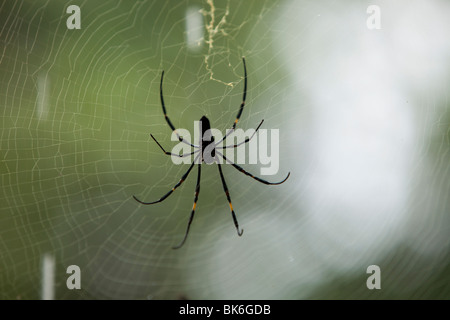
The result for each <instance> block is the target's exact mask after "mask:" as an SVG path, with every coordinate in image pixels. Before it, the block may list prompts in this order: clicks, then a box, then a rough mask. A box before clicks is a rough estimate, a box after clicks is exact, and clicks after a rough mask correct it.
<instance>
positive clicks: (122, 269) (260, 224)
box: [0, 0, 450, 299]
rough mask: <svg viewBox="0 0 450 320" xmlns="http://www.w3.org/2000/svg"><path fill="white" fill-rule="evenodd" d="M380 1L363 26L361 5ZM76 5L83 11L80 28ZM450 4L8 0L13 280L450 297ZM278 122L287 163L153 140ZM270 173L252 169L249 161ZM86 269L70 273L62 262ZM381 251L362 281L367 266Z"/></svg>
mask: <svg viewBox="0 0 450 320" xmlns="http://www.w3.org/2000/svg"><path fill="white" fill-rule="evenodd" d="M372 4H375V5H378V6H379V7H380V9H381V29H379V30H378V29H376V30H370V29H369V28H368V27H367V25H366V21H367V19H368V17H369V16H370V14H368V13H367V7H368V6H369V5H372ZM68 5H78V6H79V7H80V10H81V29H79V30H77V29H74V30H69V29H68V28H67V26H66V20H67V19H68V17H69V16H70V14H68V13H66V9H67V6H68ZM448 14H450V4H448V3H447V2H445V1H438V0H434V1H425V0H422V1H419V0H418V1H413V2H410V1H406V0H405V1H396V2H395V3H391V1H378V0H377V1H345V3H344V2H339V3H336V1H324V0H321V1H288V0H285V1H281V0H280V1H245V2H243V1H235V0H233V1H220V2H219V1H213V0H210V1H151V0H149V1H107V2H105V1H92V0H91V1H70V2H61V1H56V0H50V1H46V2H43V1H31V0H30V1H3V2H2V3H1V4H0V101H1V104H0V123H1V126H0V174H1V186H0V298H2V299H41V298H42V295H43V294H42V287H43V279H42V278H43V277H42V273H43V260H44V258H43V257H44V256H50V257H52V259H53V260H54V262H55V265H54V270H55V274H54V298H55V299H180V298H188V299H449V298H450V258H449V245H450V230H449V222H450V221H449V217H450V197H449V195H450V182H449V181H450V107H449V103H448V92H449V88H450V82H449V75H450V72H449V71H448V70H450V68H449V67H450V58H449V57H450V42H449V41H448V39H447V38H448V37H447V35H446V30H450V21H449V20H448V18H447V17H448ZM242 56H245V57H246V61H247V68H248V77H249V78H248V79H249V88H248V96H247V102H248V103H247V105H246V109H245V110H244V113H243V115H242V118H241V121H240V122H239V126H240V127H242V128H255V127H256V126H257V124H258V123H259V122H260V121H261V119H264V120H265V122H264V126H263V127H264V128H266V129H272V128H274V129H279V130H280V140H281V141H280V144H279V149H280V170H279V172H278V174H277V175H276V176H273V177H264V178H267V179H268V180H273V181H274V180H279V179H281V178H282V177H283V176H284V175H285V174H286V173H287V172H288V171H290V172H291V177H290V178H289V180H288V181H287V182H286V183H285V184H283V185H281V186H265V185H261V184H259V183H257V182H256V181H254V180H252V179H250V178H248V177H246V176H244V175H242V174H240V173H239V172H237V171H236V170H235V169H233V168H232V167H231V166H224V173H225V177H226V180H227V183H228V187H229V189H230V194H231V197H232V200H233V206H234V208H235V210H236V213H237V216H238V220H239V223H240V225H241V227H242V228H243V229H244V230H245V233H244V235H243V236H242V237H238V236H237V234H236V230H235V228H234V225H233V222H232V219H231V215H230V212H229V207H228V204H227V201H226V197H225V195H224V193H223V191H222V185H221V182H220V178H219V175H218V171H217V168H216V166H214V165H213V166H207V165H204V166H203V170H202V184H201V186H202V187H201V192H200V199H199V202H198V206H197V208H198V209H197V213H196V217H195V219H194V222H193V224H192V228H191V232H190V235H189V238H188V240H187V242H186V244H185V246H184V247H183V248H181V249H180V250H172V249H171V247H172V246H173V245H175V244H177V243H178V242H179V241H180V240H181V239H182V237H183V235H184V231H185V228H186V224H187V220H188V216H189V213H190V209H191V208H192V201H193V193H194V188H195V180H196V172H195V171H196V169H194V170H193V172H192V173H191V176H190V177H189V179H188V180H187V181H186V182H185V183H184V184H183V185H182V187H180V188H179V189H178V190H177V191H176V192H175V193H174V194H173V195H171V196H170V197H169V198H168V199H167V200H166V201H164V202H163V203H160V204H157V205H154V206H142V205H140V204H138V203H137V202H136V201H134V200H133V199H132V195H136V196H138V197H139V198H140V199H143V200H145V201H151V200H156V199H157V198H159V197H160V196H161V195H162V194H164V193H165V192H166V191H168V190H169V189H170V188H172V187H173V185H174V184H175V183H176V182H177V181H178V180H179V178H180V177H181V175H182V174H183V173H184V172H185V170H187V166H186V165H174V164H173V163H172V162H171V159H170V158H169V157H167V156H165V155H164V154H163V153H162V152H161V150H159V149H158V147H157V146H156V144H155V143H154V142H153V141H152V140H151V139H150V136H149V133H152V134H153V135H154V136H155V137H156V138H157V139H158V140H159V141H160V142H161V144H163V145H164V146H165V147H166V149H169V150H170V148H171V146H173V145H175V142H172V141H171V140H170V134H171V131H170V129H169V127H168V126H167V124H166V123H165V121H164V117H163V114H162V111H161V106H160V102H159V80H160V76H161V71H162V70H165V82H164V94H165V101H166V106H167V109H168V113H169V116H170V117H171V120H172V122H173V123H174V125H175V126H176V127H179V128H186V129H188V130H193V122H194V121H195V120H198V119H200V117H201V116H202V115H207V116H208V118H209V119H210V120H211V122H212V126H213V127H214V128H218V129H220V130H222V131H225V130H226V129H227V128H229V127H230V126H231V124H232V122H233V121H234V118H235V116H236V112H237V110H238V107H239V104H240V102H241V97H242V88H243V70H242V60H241V57H242ZM243 166H244V167H245V168H246V169H248V170H249V171H251V172H253V173H255V174H257V175H259V166H258V165H243ZM69 265H78V266H79V267H80V269H81V290H68V289H67V287H66V279H67V277H68V275H67V274H66V268H67V267H68V266H69ZM370 265H378V266H380V269H381V289H380V290H369V289H368V288H367V287H366V280H367V278H368V276H369V274H367V273H366V269H367V267H368V266H370Z"/></svg>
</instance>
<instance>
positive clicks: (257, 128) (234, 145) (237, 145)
mask: <svg viewBox="0 0 450 320" xmlns="http://www.w3.org/2000/svg"><path fill="white" fill-rule="evenodd" d="M263 122H264V119H263V120H261V122H260V123H259V125H258V127H256V130H255V132H253V134H252V135H251V136H250V137H248V138H246V139H245V140H244V141H243V142H240V143H238V144H232V145H229V146H225V147H221V146H219V147H217V149H227V148H237V147H239V146H240V145H243V144H244V143H247V142H249V141H250V140H251V139H252V138H253V136H254V135H255V134H256V132H258V130H259V127H261V125H262V124H263ZM225 137H226V136H225ZM223 140H224V139H222V140H221V141H219V142H217V143H216V146H217V145H218V144H219V143H221V142H222V141H223Z"/></svg>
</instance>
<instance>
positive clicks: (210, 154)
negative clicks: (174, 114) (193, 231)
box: [133, 58, 290, 249]
mask: <svg viewBox="0 0 450 320" xmlns="http://www.w3.org/2000/svg"><path fill="white" fill-rule="evenodd" d="M242 62H243V64H244V93H243V97H242V103H241V105H240V107H239V111H238V114H237V116H236V120H235V121H234V123H233V125H232V128H231V129H230V130H228V132H227V133H226V134H225V136H224V137H223V138H222V139H221V140H220V141H218V142H215V141H214V136H213V135H212V133H211V130H210V129H211V124H210V122H209V119H208V118H207V117H206V116H203V117H202V118H201V119H200V122H199V123H200V126H201V128H200V132H201V134H202V135H201V139H200V141H199V142H200V143H199V145H194V144H191V143H190V142H188V141H186V140H185V139H184V138H183V137H182V136H180V135H179V134H178V132H177V130H176V129H175V127H174V125H173V124H172V122H171V121H170V119H169V117H168V116H167V111H166V106H165V104H164V97H163V89H162V85H163V79H164V71H163V72H162V74H161V83H160V87H159V93H160V98H161V106H162V109H163V113H164V117H165V119H166V121H167V124H168V125H169V127H170V128H171V129H172V131H173V132H174V133H175V134H176V136H177V138H178V140H179V141H180V142H183V143H185V144H188V145H190V146H191V147H193V148H194V149H195V150H194V151H192V152H190V153H186V154H181V155H178V154H173V153H171V152H168V151H166V150H165V149H164V148H163V147H162V146H161V144H159V142H158V141H157V140H156V139H155V137H153V135H151V134H150V136H151V137H152V138H153V140H155V142H156V143H157V144H158V146H159V147H160V148H161V150H162V151H163V152H164V153H165V154H167V155H170V156H176V157H187V156H191V155H193V154H196V153H198V154H197V155H196V156H195V157H194V161H193V162H192V163H191V165H190V166H189V169H188V170H187V171H186V173H185V174H184V175H183V176H182V177H181V179H180V181H178V183H177V184H176V185H175V186H174V187H173V188H172V189H171V190H170V191H169V192H167V193H166V194H165V195H163V196H162V197H161V198H160V199H159V200H156V201H153V202H144V201H141V200H139V199H138V198H136V196H133V198H134V199H135V200H136V201H138V202H139V203H142V204H145V205H149V204H155V203H159V202H162V201H164V200H165V199H166V198H167V197H168V196H170V195H171V194H172V192H174V191H175V189H176V188H178V187H179V186H180V185H181V184H182V183H183V182H184V181H185V180H186V178H187V177H188V175H189V173H190V172H191V170H192V168H193V167H194V164H195V163H197V165H198V175H197V185H196V187H195V196H194V205H193V206H192V211H191V216H190V217H189V222H188V225H187V229H186V233H185V235H184V238H183V240H182V241H181V243H180V244H179V245H177V246H175V247H173V248H174V249H178V248H180V247H181V246H182V245H183V244H184V243H185V241H186V239H187V236H188V234H189V229H190V226H191V223H192V220H193V219H194V214H195V208H196V206H197V200H198V195H199V193H200V176H201V164H202V163H208V164H211V163H213V162H214V161H215V162H216V163H217V166H218V168H219V174H220V179H221V180H222V186H223V190H224V191H225V195H226V197H227V200H228V204H229V205H230V210H231V215H232V217H233V222H234V225H235V227H236V231H237V233H238V235H239V236H241V235H242V233H243V232H244V230H242V229H241V230H239V224H238V221H237V218H236V214H235V212H234V209H233V205H232V204H231V198H230V193H229V191H228V187H227V184H226V182H225V177H224V175H223V172H222V166H221V164H220V162H219V158H218V156H220V157H222V158H223V160H225V162H228V163H229V164H231V165H232V166H233V167H234V168H236V169H237V170H239V172H242V173H244V174H245V175H247V176H250V177H252V178H253V179H255V180H256V181H259V182H261V183H264V184H267V185H277V184H281V183H283V182H285V181H286V180H287V178H289V175H290V173H288V174H287V176H286V178H284V179H283V180H282V181H280V182H269V181H266V180H263V179H261V178H258V177H256V176H254V175H252V174H251V173H249V172H247V171H245V170H244V169H243V168H241V167H240V166H238V165H237V164H235V163H234V162H232V161H230V160H229V159H228V158H226V157H225V155H223V154H222V153H221V152H220V151H219V150H218V149H227V148H237V147H238V146H240V145H242V144H244V143H247V142H249V141H250V139H251V138H252V137H253V136H254V134H255V133H256V132H257V131H258V129H259V127H260V126H261V125H262V123H263V122H264V120H262V121H261V122H260V123H259V125H258V127H257V128H256V130H255V132H254V133H253V135H252V136H250V137H249V138H246V139H245V140H244V141H243V142H241V143H238V144H233V145H228V146H219V145H220V144H221V143H222V142H223V141H224V140H225V139H226V138H227V137H228V136H229V135H230V134H231V133H232V132H233V131H234V129H235V128H236V124H237V123H238V121H239V119H240V117H241V115H242V111H243V110H244V106H245V99H246V96H247V67H246V65H245V59H244V58H242Z"/></svg>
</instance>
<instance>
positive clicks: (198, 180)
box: [172, 163, 202, 249]
mask: <svg viewBox="0 0 450 320" xmlns="http://www.w3.org/2000/svg"><path fill="white" fill-rule="evenodd" d="M201 172H202V167H201V164H200V163H199V164H198V176H197V186H196V187H195V194H194V205H193V206H192V212H191V216H190V217H189V222H188V225H187V229H186V233H185V234H184V238H183V240H182V241H181V242H180V244H178V245H177V246H175V247H172V249H179V248H181V247H182V246H183V244H184V243H185V242H186V239H187V236H188V234H189V229H190V228H191V223H192V220H193V219H194V213H195V208H196V207H197V200H198V194H199V193H200V175H201Z"/></svg>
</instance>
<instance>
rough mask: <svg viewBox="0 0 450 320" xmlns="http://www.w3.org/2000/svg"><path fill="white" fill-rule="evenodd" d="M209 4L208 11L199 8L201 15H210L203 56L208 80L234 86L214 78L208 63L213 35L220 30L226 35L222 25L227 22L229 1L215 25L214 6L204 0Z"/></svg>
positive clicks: (211, 0) (209, 1) (212, 2)
mask: <svg viewBox="0 0 450 320" xmlns="http://www.w3.org/2000/svg"><path fill="white" fill-rule="evenodd" d="M206 2H207V3H208V4H209V7H210V11H206V10H204V9H201V10H200V12H201V13H202V14H203V16H205V17H207V16H209V17H210V21H209V24H206V31H207V33H208V39H205V43H206V44H207V45H208V54H207V55H206V56H205V64H206V70H208V72H209V75H210V76H209V78H210V80H214V81H217V82H220V83H223V84H225V85H227V86H230V87H234V84H233V83H232V82H224V81H222V80H220V79H216V78H214V72H213V70H212V67H211V66H210V64H209V57H210V56H211V52H212V50H213V47H214V36H215V35H216V34H217V33H218V32H219V31H220V33H222V34H223V35H224V36H228V34H227V33H226V31H225V30H224V29H223V26H224V25H225V24H226V22H227V16H228V15H229V13H230V3H229V1H227V6H226V8H225V13H224V14H223V16H222V18H221V19H220V21H219V22H218V23H217V24H216V25H215V22H216V7H215V6H214V1H213V0H207V1H206Z"/></svg>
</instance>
